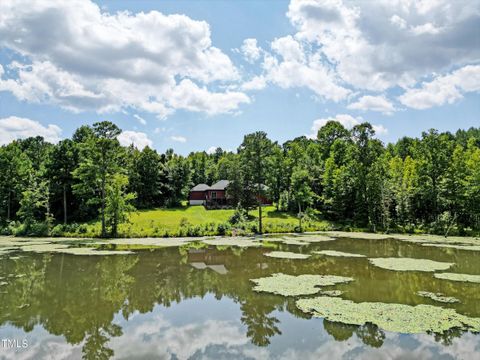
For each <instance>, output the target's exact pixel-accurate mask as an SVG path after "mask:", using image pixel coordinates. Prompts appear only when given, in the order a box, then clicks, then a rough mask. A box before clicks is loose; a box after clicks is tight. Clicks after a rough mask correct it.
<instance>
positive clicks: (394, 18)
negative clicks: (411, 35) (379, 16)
mask: <svg viewBox="0 0 480 360" xmlns="http://www.w3.org/2000/svg"><path fill="white" fill-rule="evenodd" d="M390 22H391V23H392V24H394V25H396V26H398V27H399V28H400V29H405V28H406V27H407V22H406V21H405V19H404V18H401V17H400V16H398V15H396V14H395V15H392V17H391V18H390Z"/></svg>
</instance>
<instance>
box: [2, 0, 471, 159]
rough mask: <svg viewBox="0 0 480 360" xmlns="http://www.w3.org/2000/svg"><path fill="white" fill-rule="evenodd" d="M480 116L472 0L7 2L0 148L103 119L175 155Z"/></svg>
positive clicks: (397, 130) (466, 122) (385, 137)
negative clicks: (333, 123) (329, 127)
mask: <svg viewBox="0 0 480 360" xmlns="http://www.w3.org/2000/svg"><path fill="white" fill-rule="evenodd" d="M329 119H334V120H337V121H340V122H341V123H342V124H343V125H344V126H346V127H348V128H351V127H353V126H355V125H356V124H358V123H361V122H363V121H368V122H370V123H371V124H372V125H373V126H374V129H375V131H376V136H377V137H378V138H379V139H380V140H382V141H383V142H385V143H388V142H394V141H396V140H397V139H398V138H400V137H403V136H413V137H418V136H421V133H422V131H425V130H428V129H430V128H436V129H438V130H440V131H456V130H457V129H459V128H461V129H467V128H469V127H471V126H476V127H478V126H480V0H465V1H462V0H455V1H453V0H451V1H446V0H379V1H347V0H344V1H342V0H291V1H281V0H276V1H273V0H271V1H266V0H264V1H257V0H238V1H221V0H210V1H201V0H200V1H197V0H195V1H186V0H180V1H178V0H177V1H160V0H158V1H156V0H155V1H153V0H151V1H147V0H136V1H133V0H130V1H122V0H115V1H113V0H110V1H108V0H105V1H100V0H98V1H92V0H69V1H63V0H2V1H1V2H0V145H1V144H6V143H8V142H10V141H12V140H13V139H16V138H24V137H28V136H36V135H41V136H43V137H45V139H47V140H48V141H51V142H58V141H60V140H61V139H64V138H67V137H70V136H71V135H72V133H73V132H74V131H75V129H76V128H78V127H80V126H81V125H84V124H88V125H91V124H93V123H95V122H97V121H103V120H109V121H113V122H114V123H115V124H117V125H118V126H119V127H120V128H121V129H122V131H123V132H122V134H121V135H120V136H119V140H120V142H121V143H122V144H123V145H129V144H131V143H133V144H134V145H135V146H137V147H138V148H140V149H142V148H143V147H145V146H150V147H153V148H155V149H157V150H159V151H162V152H163V151H165V150H166V149H168V148H173V149H174V150H175V151H176V152H178V153H181V154H188V153H189V152H190V151H203V150H205V151H212V149H214V148H216V147H218V146H220V147H222V148H223V149H226V150H235V149H236V148H237V147H238V146H239V145H240V143H241V142H242V139H243V136H244V135H245V134H247V133H251V132H254V131H259V130H262V131H265V132H266V133H267V134H268V136H269V137H270V138H271V139H272V140H275V141H278V142H279V143H282V142H284V141H286V140H289V139H293V138H295V137H297V136H302V135H305V136H309V137H314V136H315V134H316V132H317V131H318V129H319V128H320V127H322V126H323V125H324V124H325V123H326V122H327V121H328V120H329Z"/></svg>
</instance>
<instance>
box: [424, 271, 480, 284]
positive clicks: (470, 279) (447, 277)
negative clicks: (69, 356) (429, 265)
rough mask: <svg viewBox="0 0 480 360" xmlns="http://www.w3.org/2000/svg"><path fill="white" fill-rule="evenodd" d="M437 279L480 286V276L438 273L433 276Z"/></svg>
mask: <svg viewBox="0 0 480 360" xmlns="http://www.w3.org/2000/svg"><path fill="white" fill-rule="evenodd" d="M433 276H435V277H436V278H437V279H444V280H452V281H464V282H471V283H479V284H480V275H471V274H455V273H438V274H433Z"/></svg>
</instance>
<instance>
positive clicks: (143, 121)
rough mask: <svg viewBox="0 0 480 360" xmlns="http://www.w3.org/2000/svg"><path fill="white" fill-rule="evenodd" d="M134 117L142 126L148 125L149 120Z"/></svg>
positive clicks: (138, 116) (137, 116)
mask: <svg viewBox="0 0 480 360" xmlns="http://www.w3.org/2000/svg"><path fill="white" fill-rule="evenodd" d="M133 117H134V118H135V119H137V120H138V122H139V123H140V124H142V125H147V120H145V119H144V118H142V117H141V116H140V115H138V114H134V115H133Z"/></svg>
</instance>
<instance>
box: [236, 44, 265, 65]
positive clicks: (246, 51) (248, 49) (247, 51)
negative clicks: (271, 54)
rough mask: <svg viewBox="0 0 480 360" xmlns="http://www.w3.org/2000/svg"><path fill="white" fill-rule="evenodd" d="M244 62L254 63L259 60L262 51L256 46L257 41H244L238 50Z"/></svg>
mask: <svg viewBox="0 0 480 360" xmlns="http://www.w3.org/2000/svg"><path fill="white" fill-rule="evenodd" d="M240 51H241V52H242V54H243V56H244V58H245V60H247V61H248V62H250V63H254V62H255V61H257V60H258V59H259V58H260V55H261V51H262V49H261V48H259V47H258V45H257V39H245V40H243V44H242V46H241V48H240Z"/></svg>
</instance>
